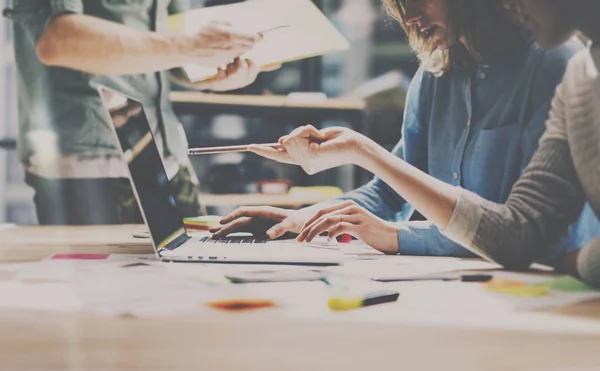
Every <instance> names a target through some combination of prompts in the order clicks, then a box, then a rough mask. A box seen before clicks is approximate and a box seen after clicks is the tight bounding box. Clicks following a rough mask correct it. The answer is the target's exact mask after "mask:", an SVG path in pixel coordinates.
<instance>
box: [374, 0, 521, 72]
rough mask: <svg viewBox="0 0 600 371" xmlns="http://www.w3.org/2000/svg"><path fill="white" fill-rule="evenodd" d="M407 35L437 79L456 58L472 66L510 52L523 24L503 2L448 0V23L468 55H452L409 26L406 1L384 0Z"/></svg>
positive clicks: (388, 10) (385, 5)
mask: <svg viewBox="0 0 600 371" xmlns="http://www.w3.org/2000/svg"><path fill="white" fill-rule="evenodd" d="M382 1H383V5H384V7H385V9H386V11H387V12H388V14H390V15H391V16H392V17H393V18H395V19H396V20H397V21H398V22H399V23H400V26H401V27H402V29H403V30H404V31H405V32H406V35H407V36H408V41H409V43H410V46H411V47H412V48H413V50H415V52H416V53H417V56H418V57H419V60H420V62H421V64H422V65H423V66H424V67H425V68H426V69H427V70H428V71H431V72H433V73H434V74H435V75H436V76H439V75H442V74H443V73H444V72H446V71H448V70H449V69H450V68H451V66H452V61H453V59H457V58H458V59H465V61H464V62H466V63H468V64H471V63H474V62H477V61H481V60H482V59H487V58H494V57H495V56H497V55H503V54H504V53H509V52H510V51H511V49H512V48H514V47H515V45H516V44H517V43H518V40H519V38H520V37H521V36H520V35H521V30H522V27H523V26H522V25H521V24H520V23H519V22H518V21H517V19H516V17H515V15H514V13H512V12H510V11H508V10H507V9H505V7H504V4H503V0H447V1H448V24H449V27H448V28H449V29H451V30H453V31H452V32H453V33H454V35H449V36H450V38H453V39H456V40H458V39H463V40H464V44H465V45H464V46H465V48H464V49H466V53H460V54H458V53H453V52H451V51H450V50H447V49H446V50H442V49H439V48H437V47H436V46H435V45H433V44H432V43H431V42H429V41H428V40H427V38H425V37H424V36H423V34H422V33H421V31H420V30H419V29H418V26H409V25H407V24H406V6H405V4H406V0H382Z"/></svg>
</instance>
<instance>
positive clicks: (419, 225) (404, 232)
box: [397, 221, 475, 258]
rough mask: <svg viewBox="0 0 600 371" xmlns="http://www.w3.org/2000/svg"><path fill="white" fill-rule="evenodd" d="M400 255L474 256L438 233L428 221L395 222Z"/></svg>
mask: <svg viewBox="0 0 600 371" xmlns="http://www.w3.org/2000/svg"><path fill="white" fill-rule="evenodd" d="M397 225H398V246H399V253H400V254H401V255H417V256H453V257H461V258H471V257H474V256H475V255H473V253H471V252H470V251H469V250H467V249H465V248H464V247H462V246H461V245H459V244H457V243H455V242H454V241H452V240H450V239H449V238H448V237H446V236H444V235H443V234H441V233H440V231H439V229H438V228H437V227H436V226H435V225H433V224H432V223H431V222H430V221H411V222H403V223H397Z"/></svg>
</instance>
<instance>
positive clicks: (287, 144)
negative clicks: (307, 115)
mask: <svg viewBox="0 0 600 371" xmlns="http://www.w3.org/2000/svg"><path fill="white" fill-rule="evenodd" d="M369 141H370V139H369V138H367V137H365V136H364V135H362V134H359V133H357V132H355V131H352V130H350V129H347V128H343V127H331V128H327V129H323V130H317V129H316V128H314V127H313V126H311V125H308V126H301V127H299V128H297V129H296V130H294V131H293V132H291V133H290V134H289V135H286V136H284V137H282V138H280V139H279V143H280V144H281V145H282V146H283V148H281V149H274V148H265V147H261V146H260V145H250V146H249V147H248V149H249V150H250V151H252V152H254V153H256V154H258V155H260V156H263V157H266V158H270V159H272V160H275V161H278V162H283V163H288V164H294V165H300V166H301V167H302V169H304V171H306V173H308V174H311V175H312V174H315V173H318V172H320V171H323V170H327V169H330V168H333V167H337V166H340V165H346V164H353V163H357V162H359V160H360V158H359V157H360V154H359V153H360V148H362V146H363V144H364V143H366V142H369Z"/></svg>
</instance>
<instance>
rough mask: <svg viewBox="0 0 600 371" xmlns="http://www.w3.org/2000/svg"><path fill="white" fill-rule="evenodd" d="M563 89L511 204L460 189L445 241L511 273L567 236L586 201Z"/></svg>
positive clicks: (518, 182)
mask: <svg viewBox="0 0 600 371" xmlns="http://www.w3.org/2000/svg"><path fill="white" fill-rule="evenodd" d="M564 89H565V88H564V84H561V85H560V86H559V87H558V89H557V92H556V96H555V98H554V100H553V103H552V109H551V111H550V117H549V120H548V122H547V130H546V132H545V134H544V135H543V136H542V138H541V139H540V145H539V148H538V150H537V152H536V153H535V154H534V156H533V158H532V159H531V162H530V163H529V165H528V166H527V167H526V168H525V170H524V172H523V174H522V176H521V178H520V179H519V180H518V181H517V183H516V184H515V185H514V187H513V189H512V191H511V193H510V195H509V197H508V199H507V201H506V203H504V204H496V203H493V202H490V201H487V200H485V199H483V198H481V197H479V196H477V195H475V194H473V193H471V192H468V191H466V190H464V189H459V192H458V194H459V195H458V200H457V204H456V207H455V210H454V212H453V214H452V217H451V220H450V222H449V224H448V225H447V226H446V228H445V229H444V230H442V233H443V234H444V235H446V236H447V237H448V238H450V239H452V240H454V241H455V242H457V243H459V244H461V245H463V246H464V247H466V248H468V249H469V250H471V251H472V252H474V253H476V254H478V255H480V256H482V257H484V258H487V259H490V260H493V261H495V262H497V263H499V264H501V265H503V266H505V267H507V268H510V269H524V268H527V267H528V266H529V265H530V264H531V263H532V262H533V261H534V260H535V259H537V258H539V257H541V256H544V254H546V253H548V251H547V250H548V249H551V248H552V246H553V243H555V242H556V241H557V240H558V239H559V238H560V237H561V236H562V235H564V233H565V232H566V230H567V228H568V226H569V225H570V224H571V223H572V222H574V221H575V220H576V219H577V217H578V215H579V214H580V213H581V211H582V208H583V205H584V201H585V195H584V192H583V190H582V187H581V184H580V183H579V180H578V177H577V174H576V171H575V168H574V165H573V160H572V158H571V153H570V149H569V143H568V137H567V130H566V127H567V121H566V120H567V117H566V115H565V106H564V103H565V96H564ZM571 103H572V102H571V101H569V104H571Z"/></svg>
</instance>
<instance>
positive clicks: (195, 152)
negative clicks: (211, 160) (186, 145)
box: [188, 143, 281, 156]
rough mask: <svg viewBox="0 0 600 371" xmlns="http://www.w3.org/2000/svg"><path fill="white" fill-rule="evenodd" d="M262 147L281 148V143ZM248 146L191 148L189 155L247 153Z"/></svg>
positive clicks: (267, 144)
mask: <svg viewBox="0 0 600 371" xmlns="http://www.w3.org/2000/svg"><path fill="white" fill-rule="evenodd" d="M260 146H261V147H269V148H275V149H278V148H281V144H279V143H265V144H260ZM247 151H248V145H241V146H221V147H204V148H190V149H188V155H190V156H193V155H209V154H214V153H232V152H247Z"/></svg>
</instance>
